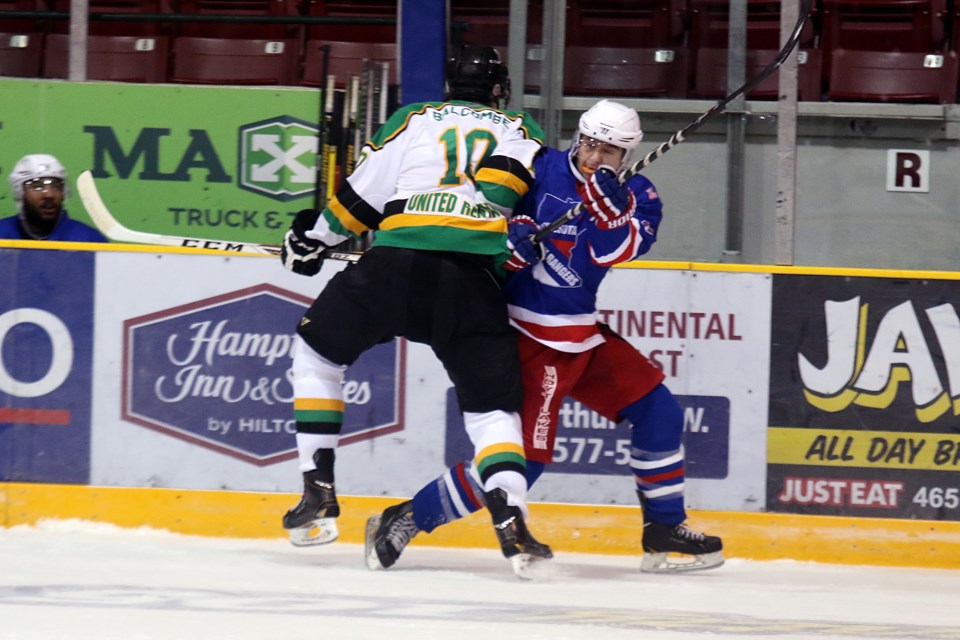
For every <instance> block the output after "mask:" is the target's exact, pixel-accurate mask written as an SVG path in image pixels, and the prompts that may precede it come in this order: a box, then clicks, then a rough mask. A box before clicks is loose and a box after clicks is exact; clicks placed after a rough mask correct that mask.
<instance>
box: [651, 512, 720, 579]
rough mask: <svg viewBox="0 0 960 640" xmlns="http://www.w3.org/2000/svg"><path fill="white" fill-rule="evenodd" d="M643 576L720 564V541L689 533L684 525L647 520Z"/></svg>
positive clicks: (700, 568)
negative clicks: (644, 574)
mask: <svg viewBox="0 0 960 640" xmlns="http://www.w3.org/2000/svg"><path fill="white" fill-rule="evenodd" d="M643 551H644V555H643V560H642V561H641V562H640V571H642V572H644V573H676V572H681V571H702V570H704V569H713V568H715V567H719V566H720V565H722V564H723V561H724V557H723V542H722V541H721V540H720V538H718V537H717V536H708V535H706V534H703V533H698V532H696V531H692V530H691V529H689V528H688V527H687V525H685V524H678V525H676V526H673V527H671V526H670V525H666V524H661V523H659V522H652V521H648V522H645V523H644V524H643Z"/></svg>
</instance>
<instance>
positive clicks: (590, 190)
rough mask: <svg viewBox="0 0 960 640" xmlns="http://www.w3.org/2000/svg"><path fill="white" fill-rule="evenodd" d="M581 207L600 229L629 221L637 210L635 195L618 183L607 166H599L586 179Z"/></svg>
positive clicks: (614, 174)
mask: <svg viewBox="0 0 960 640" xmlns="http://www.w3.org/2000/svg"><path fill="white" fill-rule="evenodd" d="M583 208H584V209H586V210H587V213H589V214H590V217H591V218H592V219H593V221H594V223H596V225H597V227H598V228H600V229H604V230H606V229H617V228H619V227H622V226H623V225H625V224H627V223H628V222H630V219H631V218H633V214H635V213H636V212H637V196H636V195H634V193H633V191H631V190H630V187H628V186H626V185H624V184H620V180H618V179H617V174H616V173H614V171H613V170H612V169H610V168H609V167H600V168H599V169H597V170H596V171H595V172H594V173H593V175H592V176H590V178H589V179H588V180H587V184H586V189H584V198H583Z"/></svg>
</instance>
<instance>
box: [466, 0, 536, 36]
mask: <svg viewBox="0 0 960 640" xmlns="http://www.w3.org/2000/svg"><path fill="white" fill-rule="evenodd" d="M450 21H451V23H465V24H466V25H467V26H466V29H465V30H464V31H463V32H462V36H463V42H465V43H467V44H484V45H491V46H495V47H501V46H506V45H507V44H508V43H509V40H510V37H509V33H510V0H450ZM542 24H543V0H529V2H527V36H526V37H527V42H528V43H529V44H541V43H542V42H543V29H542ZM454 35H456V34H454Z"/></svg>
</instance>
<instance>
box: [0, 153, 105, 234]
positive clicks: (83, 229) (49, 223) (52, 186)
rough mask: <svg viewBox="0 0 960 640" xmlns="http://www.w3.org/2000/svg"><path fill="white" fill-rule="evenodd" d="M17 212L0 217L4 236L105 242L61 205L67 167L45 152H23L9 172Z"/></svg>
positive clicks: (92, 229) (64, 194)
mask: <svg viewBox="0 0 960 640" xmlns="http://www.w3.org/2000/svg"><path fill="white" fill-rule="evenodd" d="M8 180H9V182H10V190H11V191H13V198H14V201H15V202H16V203H17V215H15V216H10V217H9V218H3V219H2V220H0V238H2V239H4V240H50V241H60V242H107V238H106V236H104V235H103V234H102V233H100V232H99V231H97V230H96V229H94V228H93V227H91V226H88V225H85V224H84V223H82V222H80V221H79V220H74V219H72V218H71V217H70V216H69V215H67V212H66V210H64V208H63V199H64V197H65V196H66V181H67V170H66V169H64V167H63V165H62V164H60V161H59V160H57V159H56V158H55V157H53V156H51V155H48V154H46V153H34V154H30V155H26V156H23V157H22V158H20V160H18V161H17V164H15V165H14V166H13V170H12V171H11V172H10V176H9V179H8Z"/></svg>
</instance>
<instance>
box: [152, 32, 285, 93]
mask: <svg viewBox="0 0 960 640" xmlns="http://www.w3.org/2000/svg"><path fill="white" fill-rule="evenodd" d="M299 57H300V43H299V42H298V41H297V40H294V39H285V40H265V39H260V38H257V39H253V38H193V37H179V38H176V39H175V40H174V41H173V70H172V71H171V73H170V78H169V81H170V82H177V83H187V84H236V85H251V84H252V85H273V84H279V85H292V84H296V82H297V79H298V75H299Z"/></svg>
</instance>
